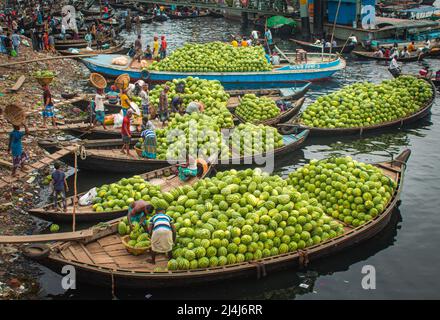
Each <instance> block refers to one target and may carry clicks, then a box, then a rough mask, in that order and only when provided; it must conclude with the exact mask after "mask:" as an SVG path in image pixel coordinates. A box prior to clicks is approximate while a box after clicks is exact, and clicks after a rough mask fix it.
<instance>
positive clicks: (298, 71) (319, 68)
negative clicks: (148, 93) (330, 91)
mask: <svg viewBox="0 0 440 320" xmlns="http://www.w3.org/2000/svg"><path fill="white" fill-rule="evenodd" d="M116 57H118V55H111V54H102V55H97V56H94V57H90V58H85V59H82V61H83V63H84V64H85V65H86V66H87V68H89V69H90V70H91V71H92V72H97V73H100V74H102V75H104V76H105V77H108V78H116V77H118V76H120V75H121V74H124V73H127V74H128V75H129V76H130V78H131V79H132V80H139V79H143V80H149V81H150V82H152V83H161V82H166V81H171V80H173V79H179V78H186V77H189V76H192V77H198V78H200V79H206V80H219V81H220V82H221V83H222V84H223V86H224V87H225V89H227V90H232V89H238V88H242V89H243V88H253V89H256V88H274V87H283V86H291V83H294V82H297V81H317V80H322V79H326V78H329V77H331V76H332V75H333V74H334V73H336V72H337V71H339V70H342V69H344V68H345V65H346V63H345V60H344V59H343V58H342V57H340V56H338V55H335V54H331V55H330V54H314V53H312V54H308V55H307V63H294V62H288V61H282V63H281V64H280V65H279V66H276V67H274V68H273V70H271V71H260V72H175V71H146V70H142V69H141V68H140V67H138V63H137V62H136V61H133V60H132V59H130V58H128V62H127V64H126V65H113V64H112V61H113V59H114V58H116ZM289 60H292V59H289ZM289 84H290V85H289Z"/></svg>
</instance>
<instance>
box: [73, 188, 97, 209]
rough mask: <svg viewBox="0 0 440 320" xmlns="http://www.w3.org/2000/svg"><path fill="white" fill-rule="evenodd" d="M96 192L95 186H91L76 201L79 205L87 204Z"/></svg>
mask: <svg viewBox="0 0 440 320" xmlns="http://www.w3.org/2000/svg"><path fill="white" fill-rule="evenodd" d="M97 194H98V193H97V192H96V188H93V189H91V190H89V192H87V193H86V194H85V195H83V196H82V197H81V198H79V200H78V203H79V205H80V206H89V205H91V204H92V201H93V199H95V197H96V195H97Z"/></svg>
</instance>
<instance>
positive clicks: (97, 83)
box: [89, 73, 107, 89]
mask: <svg viewBox="0 0 440 320" xmlns="http://www.w3.org/2000/svg"><path fill="white" fill-rule="evenodd" d="M89 80H90V83H91V84H92V85H93V86H94V87H95V88H98V89H105V88H106V87H107V80H105V78H104V77H103V76H102V75H100V74H99V73H92V74H91V75H90V78H89Z"/></svg>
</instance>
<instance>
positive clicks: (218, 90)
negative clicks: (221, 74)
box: [150, 77, 234, 128]
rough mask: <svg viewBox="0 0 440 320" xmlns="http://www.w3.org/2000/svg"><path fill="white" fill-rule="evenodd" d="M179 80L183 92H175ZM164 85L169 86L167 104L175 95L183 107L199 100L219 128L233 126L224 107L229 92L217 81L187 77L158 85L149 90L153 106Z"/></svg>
mask: <svg viewBox="0 0 440 320" xmlns="http://www.w3.org/2000/svg"><path fill="white" fill-rule="evenodd" d="M180 82H182V83H184V84H185V90H184V93H177V92H176V87H177V86H178V84H179V83H180ZM165 86H168V87H169V88H170V91H169V92H168V103H169V106H171V101H172V100H173V98H174V97H175V96H179V97H180V98H181V99H182V105H183V106H184V107H186V106H188V104H189V103H190V102H192V101H199V102H202V103H203V104H204V105H205V111H204V113H205V114H206V115H208V116H210V117H215V118H216V121H217V123H218V124H219V125H220V127H221V128H232V127H233V126H234V121H233V118H232V114H231V113H230V112H229V110H228V109H227V108H226V103H227V101H228V99H229V94H228V93H226V91H225V89H224V88H223V86H222V85H221V84H220V82H219V81H216V80H203V79H199V78H193V77H187V78H185V79H174V80H173V81H168V82H166V83H165V84H162V85H158V86H156V87H155V88H154V89H153V90H151V91H150V100H151V105H152V106H154V107H155V108H157V107H158V105H159V97H160V93H161V91H162V90H163V88H164V87H165Z"/></svg>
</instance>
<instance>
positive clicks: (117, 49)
mask: <svg viewBox="0 0 440 320" xmlns="http://www.w3.org/2000/svg"><path fill="white" fill-rule="evenodd" d="M124 44H125V41H121V42H120V43H119V44H117V45H116V46H112V47H110V48H108V49H103V50H92V51H90V50H86V49H84V48H81V49H77V50H78V51H79V52H78V53H74V52H71V51H69V50H58V52H59V53H61V54H62V55H63V56H72V55H82V54H103V53H105V54H126V53H127V52H128V50H129V48H124Z"/></svg>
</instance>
